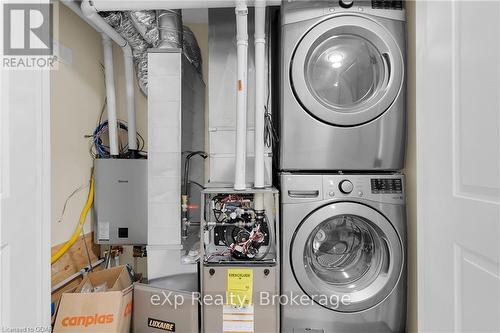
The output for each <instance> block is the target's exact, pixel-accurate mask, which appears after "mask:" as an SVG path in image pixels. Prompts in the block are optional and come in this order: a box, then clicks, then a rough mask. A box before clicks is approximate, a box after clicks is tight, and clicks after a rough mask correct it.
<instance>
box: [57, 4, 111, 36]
mask: <svg viewBox="0 0 500 333" xmlns="http://www.w3.org/2000/svg"><path fill="white" fill-rule="evenodd" d="M61 2H62V3H63V4H64V5H66V7H68V8H69V9H71V10H72V11H73V12H74V13H75V14H76V15H78V16H80V18H81V19H82V20H84V21H85V22H86V23H87V24H88V25H90V26H91V27H92V28H94V30H96V31H97V32H99V33H102V31H101V30H100V29H99V28H98V27H97V26H96V25H95V24H94V22H92V21H91V20H89V19H88V18H87V17H86V16H85V15H83V13H82V9H81V5H80V2H77V1H75V0H63V1H61Z"/></svg>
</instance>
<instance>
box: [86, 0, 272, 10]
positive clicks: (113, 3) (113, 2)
mask: <svg viewBox="0 0 500 333" xmlns="http://www.w3.org/2000/svg"><path fill="white" fill-rule="evenodd" d="M256 1H258V0H248V1H247V6H253V5H254V3H255V2H256ZM93 3H94V6H95V8H96V9H97V10H98V11H113V10H155V9H190V8H229V7H234V3H235V1H232V0H121V1H118V0H94V1H93ZM267 4H268V6H279V5H281V0H267Z"/></svg>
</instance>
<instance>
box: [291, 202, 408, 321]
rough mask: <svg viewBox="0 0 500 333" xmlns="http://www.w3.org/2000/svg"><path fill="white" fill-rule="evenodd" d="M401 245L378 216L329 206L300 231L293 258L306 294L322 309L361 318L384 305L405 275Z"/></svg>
mask: <svg viewBox="0 0 500 333" xmlns="http://www.w3.org/2000/svg"><path fill="white" fill-rule="evenodd" d="M401 244H402V243H401V240H400V238H399V236H398V234H397V232H396V230H395V229H394V227H393V226H392V224H391V223H390V222H389V221H388V220H387V219H386V218H385V217H384V216H383V215H382V214H380V213H379V212H377V211H376V210H374V209H372V208H369V207H367V206H365V205H362V204H357V203H351V202H341V203H334V204H330V205H328V206H324V207H322V208H320V209H318V210H316V211H315V212H313V213H312V214H311V215H309V216H308V217H307V218H306V219H305V220H304V221H302V223H301V224H300V225H299V227H298V228H297V230H296V231H295V234H294V236H293V238H292V243H291V248H290V258H291V265H292V270H293V272H294V275H295V278H296V279H297V282H298V283H299V285H300V287H301V288H302V290H303V291H304V292H305V293H306V294H307V295H308V296H309V297H310V298H311V299H312V300H314V301H315V302H316V303H317V304H319V305H321V306H323V307H326V308H329V309H331V310H335V311H340V312H357V311H362V310H366V309H369V308H371V307H373V306H375V305H377V304H378V303H380V302H382V301H383V300H384V299H385V298H386V297H387V296H388V295H389V294H390V293H391V292H392V290H393V289H394V287H395V286H396V284H397V282H398V280H399V277H400V275H401V272H402V269H403V249H402V245H401Z"/></svg>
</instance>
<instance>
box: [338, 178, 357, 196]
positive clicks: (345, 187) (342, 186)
mask: <svg viewBox="0 0 500 333" xmlns="http://www.w3.org/2000/svg"><path fill="white" fill-rule="evenodd" d="M353 189H354V185H352V183H351V181H349V180H347V179H346V180H343V181H341V182H340V183H339V190H340V192H342V193H344V194H349V193H351V192H352V190H353Z"/></svg>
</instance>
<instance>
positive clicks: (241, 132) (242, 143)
mask: <svg viewBox="0 0 500 333" xmlns="http://www.w3.org/2000/svg"><path fill="white" fill-rule="evenodd" d="M235 13H236V47H237V57H238V64H237V82H236V86H237V95H236V150H235V156H236V162H235V175H234V189H235V190H245V189H246V181H245V178H246V177H245V176H246V155H247V149H246V148H247V147H246V146H247V140H246V137H247V90H248V89H247V82H248V74H247V72H248V64H247V62H248V21H247V20H248V7H247V5H246V1H237V3H236V10H235Z"/></svg>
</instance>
